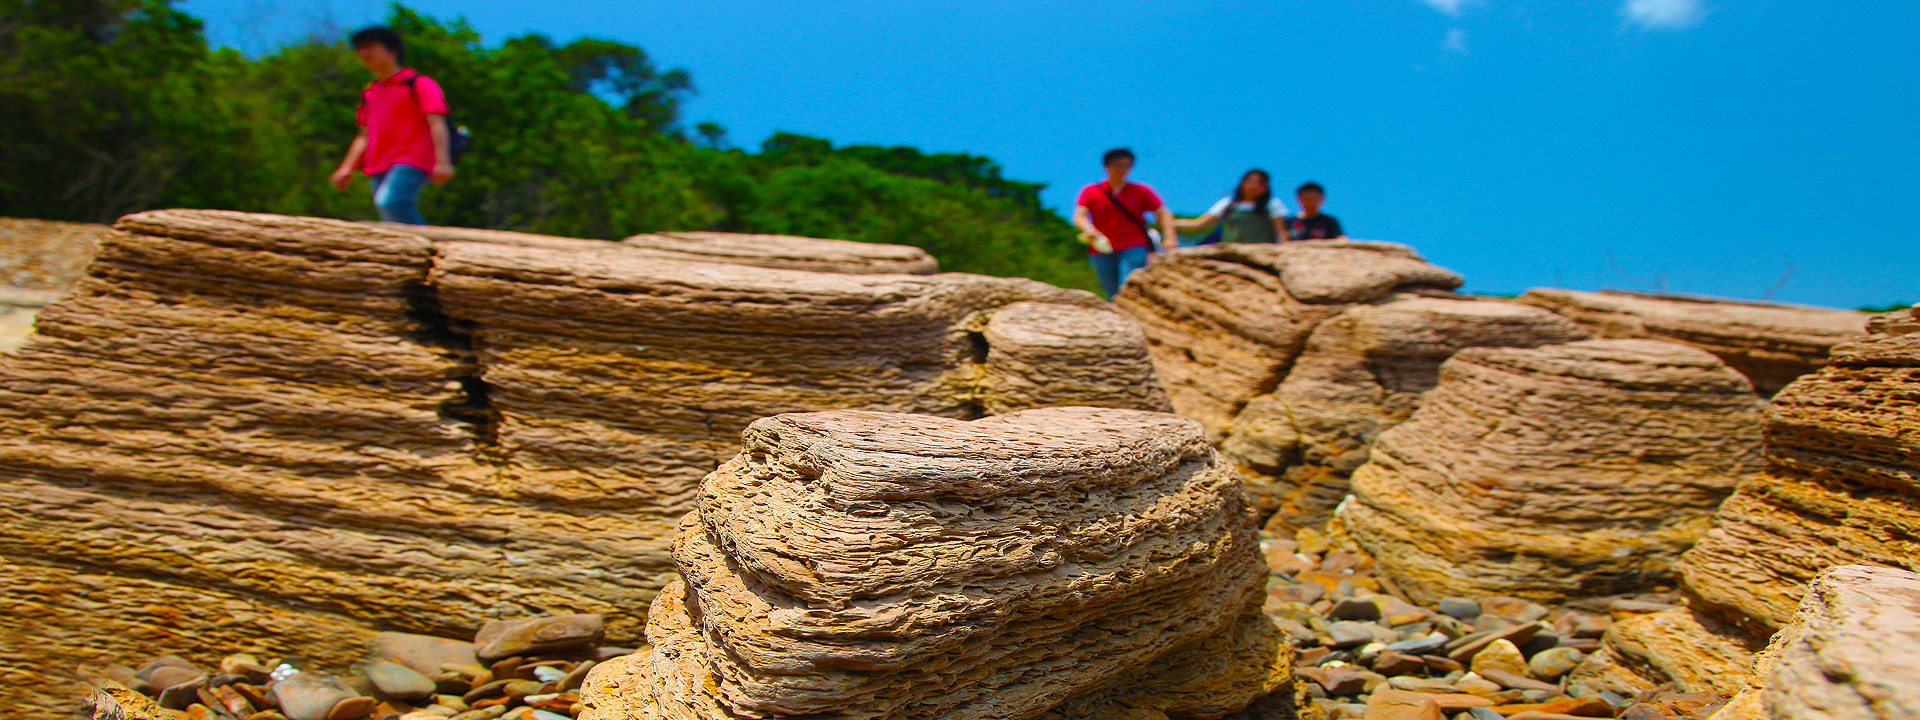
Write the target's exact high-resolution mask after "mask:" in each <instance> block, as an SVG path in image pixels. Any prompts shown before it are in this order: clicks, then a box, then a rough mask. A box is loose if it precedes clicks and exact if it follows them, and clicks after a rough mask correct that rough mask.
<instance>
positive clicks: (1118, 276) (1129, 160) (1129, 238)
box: [1073, 148, 1175, 300]
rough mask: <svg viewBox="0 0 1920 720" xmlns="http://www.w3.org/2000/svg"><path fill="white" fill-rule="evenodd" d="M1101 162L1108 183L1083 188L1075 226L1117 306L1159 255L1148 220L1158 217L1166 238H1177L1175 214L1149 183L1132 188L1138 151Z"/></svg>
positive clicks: (1118, 152) (1110, 154) (1119, 151)
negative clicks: (1130, 282) (1118, 297)
mask: <svg viewBox="0 0 1920 720" xmlns="http://www.w3.org/2000/svg"><path fill="white" fill-rule="evenodd" d="M1100 162H1101V164H1102V165H1105V166H1106V168H1107V179H1105V180H1102V181H1100V182H1095V183H1089V184H1088V185H1087V186H1086V187H1083V188H1080V196H1079V198H1077V199H1075V200H1074V202H1073V224H1074V226H1075V227H1078V228H1080V237H1081V238H1082V239H1084V240H1086V241H1087V246H1088V247H1087V262H1089V263H1091V264H1092V265H1093V274H1094V275H1095V276H1098V277H1099V278H1100V289H1101V290H1102V291H1105V292H1106V293H1107V299H1109V300H1111V299H1113V295H1114V293H1117V292H1120V286H1121V285H1122V284H1124V283H1125V282H1126V281H1127V276H1128V275H1131V274H1133V271H1135V270H1139V269H1140V268H1143V267H1146V265H1147V255H1148V254H1149V253H1152V252H1154V251H1155V249H1156V248H1155V247H1154V240H1153V238H1152V237H1150V236H1149V235H1148V233H1147V220H1146V214H1147V213H1149V212H1150V213H1153V214H1154V218H1155V220H1156V221H1157V222H1158V223H1159V224H1160V237H1162V238H1172V237H1175V235H1174V234H1173V213H1172V212H1170V211H1168V210H1167V204H1166V203H1165V202H1162V201H1161V200H1160V194H1159V193H1156V192H1154V191H1153V188H1150V187H1147V186H1146V184H1145V183H1136V182H1127V173H1128V172H1130V171H1132V170H1133V151H1132V150H1128V149H1126V148H1115V149H1112V150H1108V151H1107V154H1106V155H1104V156H1101V158H1100Z"/></svg>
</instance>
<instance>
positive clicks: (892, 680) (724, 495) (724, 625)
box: [582, 408, 1290, 720]
mask: <svg viewBox="0 0 1920 720" xmlns="http://www.w3.org/2000/svg"><path fill="white" fill-rule="evenodd" d="M743 439H744V441H745V445H746V447H745V449H744V451H743V452H742V453H741V454H740V455H738V456H736V457H735V458H734V459H732V460H730V461H728V462H727V463H726V464H725V465H723V466H721V468H720V469H719V470H717V471H715V472H714V473H713V474H711V475H709V476H708V477H707V478H706V479H705V481H704V482H703V483H702V485H701V500H700V509H699V512H697V513H694V514H691V515H689V516H688V517H687V519H686V520H685V522H684V523H683V525H682V527H681V533H680V535H679V537H678V539H677V541H676V543H675V549H674V562H675V564H676V566H677V567H678V568H679V569H680V572H681V574H682V576H683V577H684V578H685V581H684V583H683V584H676V585H674V586H672V587H670V588H669V589H668V590H666V591H665V592H663V594H662V595H661V596H660V600H659V601H658V602H656V603H655V604H654V606H653V609H652V611H651V613H650V615H649V623H648V638H649V639H650V640H651V641H652V642H653V649H652V651H651V652H650V653H643V654H641V655H636V656H632V657H631V658H623V659H617V660H613V661H610V662H608V663H604V664H602V665H601V666H600V667H599V668H597V669H596V670H595V671H594V672H593V674H592V675H591V676H590V677H589V679H588V683H587V687H586V688H585V689H584V692H583V702H584V703H585V704H586V707H587V712H586V714H584V715H583V716H582V717H584V718H590V719H592V720H615V719H618V720H625V719H626V718H635V717H686V718H726V717H740V716H755V717H767V718H775V717H817V716H820V715H821V714H832V715H834V716H841V717H869V718H909V717H943V718H1032V717H1039V716H1041V715H1043V714H1045V713H1047V712H1049V711H1050V710H1052V709H1054V708H1056V707H1059V706H1063V705H1065V706H1068V707H1081V706H1082V705H1088V704H1090V705H1092V706H1098V705H1101V704H1102V703H1104V702H1107V701H1118V700H1121V699H1127V700H1128V701H1129V702H1135V703H1136V704H1145V705H1153V703H1152V702H1149V701H1146V700H1142V699H1141V696H1140V695H1138V694H1136V693H1133V692H1130V690H1129V688H1131V687H1132V686H1133V685H1135V684H1138V683H1146V684H1148V685H1154V686H1155V687H1159V688H1162V689H1171V688H1182V690H1181V691H1180V693H1179V696H1180V697H1179V699H1178V701H1177V702H1175V701H1172V700H1169V701H1168V702H1167V703H1165V704H1162V705H1161V707H1176V706H1178V707H1186V708H1191V710H1190V712H1194V713H1216V712H1217V714H1205V715H1200V716H1205V717H1218V716H1219V715H1221V714H1227V713H1231V712H1236V711H1238V710H1240V709H1242V708H1244V707H1246V705H1247V704H1249V703H1250V702H1252V701H1253V700H1254V699H1256V698H1258V697H1260V696H1261V695H1264V694H1267V693H1269V692H1271V691H1273V690H1275V689H1277V688H1278V687H1279V686H1280V684H1282V683H1284V682H1286V678H1287V665H1286V664H1284V663H1279V662H1277V660H1279V659H1281V658H1283V657H1290V655H1289V654H1288V653H1287V651H1286V649H1285V646H1286V643H1284V642H1277V641H1276V639H1275V637H1274V635H1273V634H1272V633H1273V629H1272V624H1271V623H1269V622H1267V621H1266V620H1265V619H1264V618H1262V617H1259V616H1258V614H1257V610H1256V609H1255V608H1257V604H1256V603H1257V599H1258V596H1259V594H1260V587H1261V578H1262V577H1263V576H1264V575H1265V568H1264V564H1263V563H1262V562H1261V560H1260V558H1259V556H1258V552H1257V549H1256V543H1255V540H1254V534H1253V529H1252V527H1251V524H1250V523H1249V521H1248V517H1247V515H1246V513H1245V512H1244V510H1243V504H1244V494H1243V493H1242V491H1241V490H1240V487H1239V481H1238V478H1237V477H1236V476H1235V474H1234V472H1233V470H1232V469H1231V468H1230V467H1228V466H1226V465H1224V464H1222V463H1220V461H1219V459H1218V456H1217V454H1216V453H1215V452H1214V450H1213V449H1212V448H1211V447H1210V446H1209V445H1208V444H1207V442H1206V440H1205V438H1204V436H1203V434H1202V433H1201V431H1200V428H1199V427H1198V426H1197V425H1195V424H1194V423H1192V422H1191V421H1187V420H1183V419H1180V418H1176V417H1173V416H1170V415H1163V414H1157V413H1146V412H1140V411H1132V410H1104V409H1093V408H1052V409H1041V410H1029V411H1023V412H1018V413H1013V414H1010V415H1004V416H999V417H993V418H986V419H981V420H975V421H971V422H963V421H957V420H946V419H940V418H932V417H926V416H910V415H897V414H886V413H873V412H860V411H841V412H831V413H808V414H796V415H782V416H777V417H773V418H768V419H764V420H760V421H757V422H755V423H754V424H753V425H752V426H751V427H749V428H748V430H747V431H746V433H745V434H744V438H743ZM983 549H987V551H984V552H983V551H982V550H983ZM1243 618H1253V619H1255V620H1257V622H1246V621H1243ZM1208 643H1215V644H1213V645H1209V644H1208ZM1198 648H1207V649H1208V652H1205V653H1192V654H1183V653H1185V651H1186V650H1187V649H1198ZM1223 655H1226V656H1227V657H1225V658H1223V657H1222V656H1223ZM1189 663H1200V664H1202V665H1205V664H1207V663H1213V664H1216V665H1217V667H1214V668H1213V670H1212V671H1204V672H1203V671H1202V670H1204V667H1203V668H1200V669H1196V670H1190V671H1187V672H1185V673H1184V674H1183V673H1181V672H1175V671H1176V670H1177V669H1178V668H1180V667H1184V666H1186V665H1187V664H1189ZM1249 668H1252V669H1254V670H1255V672H1254V673H1253V675H1252V676H1250V677H1249V676H1248V675H1247V672H1248V669H1249ZM1223 673H1224V676H1225V677H1233V678H1240V681H1238V682H1233V683H1225V684H1222V683H1219V682H1214V683H1212V684H1210V685H1209V684H1207V683H1206V681H1207V680H1209V679H1210V678H1216V677H1217V676H1219V675H1221V674H1223ZM1203 688H1211V689H1210V691H1209V692H1206V693H1196V692H1195V691H1196V690H1198V689H1203ZM1149 695H1151V693H1150V694H1149ZM1070 716H1072V717H1084V716H1086V715H1081V714H1072V715H1070Z"/></svg>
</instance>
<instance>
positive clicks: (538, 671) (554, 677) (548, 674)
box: [533, 665, 567, 682]
mask: <svg viewBox="0 0 1920 720" xmlns="http://www.w3.org/2000/svg"><path fill="white" fill-rule="evenodd" d="M566 676H567V671H565V670H562V669H560V668H557V667H553V666H551V665H543V666H541V667H537V668H534V669H533V679H535V680H539V681H540V682H559V681H560V679H561V678H564V677H566Z"/></svg>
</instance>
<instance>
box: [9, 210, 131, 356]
mask: <svg viewBox="0 0 1920 720" xmlns="http://www.w3.org/2000/svg"><path fill="white" fill-rule="evenodd" d="M108 229H109V228H107V226H105V225H93V224H87V223H68V222H55V221H51V220H20V219H15V218H0V352H8V351H11V350H14V349H15V348H18V347H20V344H21V343H24V342H26V340H27V336H28V335H30V334H32V333H33V318H34V315H35V314H36V313H38V312H39V311H40V308H42V307H45V306H46V305H47V304H48V303H51V302H53V301H54V300H55V299H56V298H58V297H60V294H61V293H63V292H66V289H67V288H68V287H70V286H72V285H73V283H74V281H76V280H79V279H80V275H81V274H82V273H83V272H85V271H86V267H87V262H88V261H90V260H92V259H93V251H94V248H95V247H96V246H97V245H98V244H99V242H100V236H101V235H104V234H106V233H107V231H108Z"/></svg>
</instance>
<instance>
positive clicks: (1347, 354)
mask: <svg viewBox="0 0 1920 720" xmlns="http://www.w3.org/2000/svg"><path fill="white" fill-rule="evenodd" d="M1589 336H1590V333H1588V332H1587V331H1586V330H1584V329H1581V328H1580V327H1579V326H1578V325H1575V324H1574V323H1573V322H1572V321H1569V320H1567V319H1565V318H1562V317H1560V316H1558V315H1555V314H1553V313H1550V312H1547V311H1545V310H1541V309H1539V308H1535V307H1531V306H1527V305H1520V304H1516V303H1508V302H1496V301H1485V300H1470V299H1443V298H1430V297H1414V296H1400V297H1396V298H1394V299H1392V300H1390V301H1387V302H1384V303H1381V304H1378V305H1357V306H1354V307H1352V308H1350V309H1348V310H1346V311H1345V312H1342V313H1341V314H1339V315H1338V316H1335V317H1334V318H1333V319H1331V320H1328V321H1326V322H1324V323H1322V324H1321V325H1320V326H1319V327H1317V328H1315V329H1314V331H1313V334H1312V336H1311V337H1309V339H1308V340H1307V345H1306V348H1305V350H1303V351H1302V352H1301V354H1300V356H1299V358H1298V359H1297V360H1296V361H1294V363H1293V366H1292V367H1291V369H1290V370H1289V371H1288V372H1287V375H1286V379H1285V380H1284V381H1282V382H1281V383H1280V386H1279V388H1277V389H1276V390H1274V391H1273V392H1272V393H1269V394H1266V395H1261V396H1259V397H1256V398H1254V399H1253V400H1252V401H1251V402H1249V403H1247V405H1246V407H1245V408H1244V409H1242V410H1241V411H1240V413H1239V415H1238V416H1237V417H1235V418H1234V421H1233V426H1232V429H1231V430H1230V431H1229V432H1228V434H1227V437H1226V440H1225V442H1223V443H1222V444H1221V450H1223V451H1224V452H1225V453H1226V454H1227V457H1228V459H1230V460H1232V461H1233V462H1234V463H1236V464H1237V465H1239V466H1240V467H1241V469H1242V470H1243V471H1244V472H1245V474H1246V475H1247V480H1248V489H1249V492H1250V494H1251V495H1252V496H1253V502H1254V505H1255V506H1256V507H1258V508H1260V509H1261V510H1263V511H1268V512H1271V511H1273V510H1274V509H1275V508H1279V510H1280V513H1279V515H1278V516H1276V517H1275V518H1274V521H1275V523H1278V524H1280V525H1282V526H1285V527H1318V526H1320V525H1322V524H1324V523H1325V522H1326V520H1327V519H1328V518H1329V517H1331V516H1332V513H1333V508H1334V506H1336V505H1338V504H1339V503H1340V501H1341V500H1342V499H1343V498H1345V497H1346V495H1347V490H1348V485H1347V479H1348V478H1349V477H1350V476H1351V475H1352V474H1353V471H1354V470H1355V469H1356V468H1358V467H1360V466H1361V465H1363V464H1365V463H1366V461H1367V455H1368V452H1369V451H1370V450H1371V449H1372V447H1373V442H1374V439H1375V438H1377V437H1378V436H1379V435H1380V433H1381V432H1382V431H1384V430H1386V429H1387V428H1390V427H1393V426H1394V425H1397V424H1399V423H1400V422H1403V421H1405V420H1406V419H1407V417H1408V416H1410V415H1412V414H1413V411H1414V409H1415V408H1417V407H1419V404H1420V398H1421V396H1422V395H1423V394H1425V393H1426V391H1428V390H1431V389H1433V386H1434V384H1435V383H1436V382H1438V381H1439V378H1440V363H1442V362H1444V361H1446V359H1447V358H1449V357H1452V356H1453V354H1454V353H1456V352H1459V351H1460V350H1461V349H1463V348H1469V347H1537V346H1540V345H1548V344H1553V343H1564V342H1572V341H1575V340H1584V339H1586V338H1587V337H1589Z"/></svg>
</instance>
